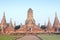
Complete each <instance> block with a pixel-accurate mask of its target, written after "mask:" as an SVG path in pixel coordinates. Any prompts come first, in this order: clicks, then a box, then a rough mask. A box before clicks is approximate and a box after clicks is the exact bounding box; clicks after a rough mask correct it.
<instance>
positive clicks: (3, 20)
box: [1, 12, 6, 28]
mask: <svg viewBox="0 0 60 40" xmlns="http://www.w3.org/2000/svg"><path fill="white" fill-rule="evenodd" d="M1 24H2V25H3V27H4V28H6V18H5V12H4V13H3V17H2V21H1Z"/></svg>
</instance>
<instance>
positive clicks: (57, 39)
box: [0, 34, 60, 40]
mask: <svg viewBox="0 0 60 40" xmlns="http://www.w3.org/2000/svg"><path fill="white" fill-rule="evenodd" d="M38 36H39V37H41V38H42V39H43V40H60V35H55V34H51V35H48V34H39V35H38ZM18 37H22V35H19V36H17V35H0V40H15V39H16V38H18Z"/></svg>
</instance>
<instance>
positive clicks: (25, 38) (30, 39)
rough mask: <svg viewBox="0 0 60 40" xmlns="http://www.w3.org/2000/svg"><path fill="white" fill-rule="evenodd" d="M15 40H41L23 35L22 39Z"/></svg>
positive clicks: (33, 36)
mask: <svg viewBox="0 0 60 40" xmlns="http://www.w3.org/2000/svg"><path fill="white" fill-rule="evenodd" d="M16 40H42V39H41V38H39V37H37V36H35V35H25V36H24V37H22V38H18V39H16Z"/></svg>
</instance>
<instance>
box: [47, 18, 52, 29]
mask: <svg viewBox="0 0 60 40" xmlns="http://www.w3.org/2000/svg"><path fill="white" fill-rule="evenodd" d="M47 27H48V29H49V28H51V23H50V18H48V25H47Z"/></svg>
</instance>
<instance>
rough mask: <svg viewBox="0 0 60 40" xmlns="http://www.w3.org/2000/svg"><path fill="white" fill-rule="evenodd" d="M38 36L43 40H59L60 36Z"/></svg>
mask: <svg viewBox="0 0 60 40" xmlns="http://www.w3.org/2000/svg"><path fill="white" fill-rule="evenodd" d="M38 36H40V37H41V38H42V39H43V40H60V35H55V34H51V35H48V34H40V35H38Z"/></svg>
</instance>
